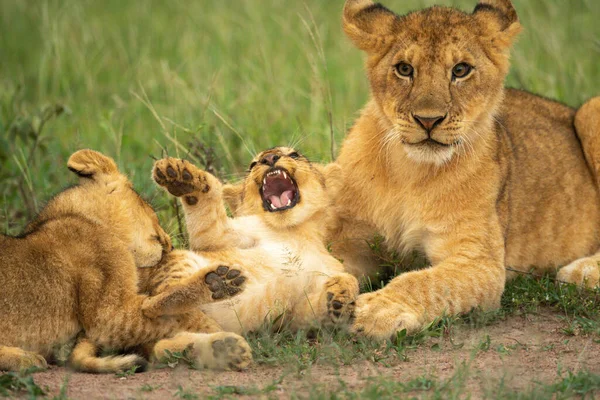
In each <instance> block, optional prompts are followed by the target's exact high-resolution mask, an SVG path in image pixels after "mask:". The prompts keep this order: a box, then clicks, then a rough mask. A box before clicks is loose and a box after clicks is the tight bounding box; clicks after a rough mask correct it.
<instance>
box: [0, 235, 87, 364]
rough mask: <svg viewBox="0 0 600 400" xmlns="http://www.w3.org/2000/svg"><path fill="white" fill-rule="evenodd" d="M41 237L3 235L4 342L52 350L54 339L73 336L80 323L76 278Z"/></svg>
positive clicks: (0, 295) (0, 300)
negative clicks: (77, 309)
mask: <svg viewBox="0 0 600 400" xmlns="http://www.w3.org/2000/svg"><path fill="white" fill-rule="evenodd" d="M39 239H43V238H36V237H32V236H30V237H25V238H9V237H2V238H1V239H0V244H1V245H2V253H1V254H0V282H1V284H2V288H1V289H0V309H1V310H2V313H1V317H0V344H2V345H5V346H14V347H20V348H23V349H25V350H29V351H36V352H40V353H42V354H43V355H48V354H49V353H50V352H51V351H52V347H51V345H50V346H49V343H50V344H51V343H56V342H64V341H66V340H69V339H70V338H71V337H73V336H74V335H75V334H76V333H77V332H79V330H80V329H81V327H80V325H79V323H78V319H77V313H76V310H75V307H74V299H75V298H76V294H77V293H76V290H75V277H74V276H73V275H72V274H70V273H69V271H68V270H67V269H66V268H61V266H62V263H64V262H68V260H64V259H62V258H61V257H60V254H56V252H55V251H54V249H55V246H52V245H51V246H44V240H41V242H40V240H39ZM50 244H51V243H50ZM33 282H34V283H35V284H34V286H32V283H33ZM32 288H33V290H32Z"/></svg>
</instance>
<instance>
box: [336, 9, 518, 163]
mask: <svg viewBox="0 0 600 400" xmlns="http://www.w3.org/2000/svg"><path fill="white" fill-rule="evenodd" d="M343 24H344V30H345V32H346V34H347V35H348V36H349V37H350V38H351V39H352V41H353V42H354V44H355V45H356V46H357V47H359V48H360V49H362V50H364V51H365V52H366V53H367V54H368V61H367V73H368V77H369V80H370V84H371V91H372V95H373V98H374V100H375V102H376V103H377V105H378V108H379V110H380V113H381V117H382V118H383V119H384V120H385V121H386V125H387V127H388V129H387V131H386V132H385V133H383V134H384V135H386V137H384V138H382V141H383V142H384V143H386V145H389V144H390V143H393V144H398V143H399V144H400V145H401V146H402V147H403V149H404V151H406V153H407V155H408V156H409V157H410V158H411V159H413V160H415V161H418V162H425V163H434V164H438V165H440V164H444V163H446V162H448V161H449V160H450V159H452V157H453V155H454V154H456V153H457V152H459V151H467V150H468V149H470V148H472V147H473V145H474V142H476V141H477V140H479V139H480V137H479V136H480V135H482V134H484V133H485V132H486V131H489V128H490V126H491V123H492V120H493V118H494V114H495V113H496V112H497V109H498V106H499V104H500V102H501V99H502V95H503V81H504V78H505V76H506V74H507V72H508V68H509V61H508V58H509V55H508V50H509V48H510V46H511V44H512V42H513V40H514V39H515V37H516V36H517V34H518V33H519V31H520V30H521V26H520V24H519V22H518V18H517V14H516V12H515V9H514V8H513V6H512V4H511V2H510V0H481V1H480V2H479V4H478V5H477V6H476V7H475V10H474V11H473V13H470V14H469V13H464V12H462V11H459V10H456V9H453V8H445V7H438V6H435V7H431V8H428V9H425V10H422V11H417V12H413V13H410V14H407V15H404V16H398V15H396V14H394V13H393V12H392V11H390V10H388V9H387V8H385V7H384V6H382V5H380V4H377V3H373V2H372V1H370V0H347V1H346V5H345V7H344V14H343Z"/></svg>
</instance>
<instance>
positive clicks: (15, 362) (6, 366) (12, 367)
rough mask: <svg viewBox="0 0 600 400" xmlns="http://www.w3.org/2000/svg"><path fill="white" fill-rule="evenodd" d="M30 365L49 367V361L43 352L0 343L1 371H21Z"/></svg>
mask: <svg viewBox="0 0 600 400" xmlns="http://www.w3.org/2000/svg"><path fill="white" fill-rule="evenodd" d="M30 367H38V368H47V367H48V363H47V362H46V359H45V358H44V357H42V355H41V354H38V353H34V352H31V351H25V350H23V349H20V348H18V347H7V346H1V345H0V371H20V370H22V369H27V368H30Z"/></svg>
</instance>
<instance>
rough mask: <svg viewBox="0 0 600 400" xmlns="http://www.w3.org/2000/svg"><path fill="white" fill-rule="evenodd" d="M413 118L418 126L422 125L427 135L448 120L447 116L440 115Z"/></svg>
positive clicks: (415, 116)
mask: <svg viewBox="0 0 600 400" xmlns="http://www.w3.org/2000/svg"><path fill="white" fill-rule="evenodd" d="M413 117H414V118H415V121H417V124H419V125H421V128H423V129H425V130H426V131H427V133H430V132H431V131H432V130H433V128H435V127H436V126H438V125H439V124H441V123H442V121H443V120H445V119H446V116H445V115H440V116H437V117H422V116H420V115H417V114H414V115H413Z"/></svg>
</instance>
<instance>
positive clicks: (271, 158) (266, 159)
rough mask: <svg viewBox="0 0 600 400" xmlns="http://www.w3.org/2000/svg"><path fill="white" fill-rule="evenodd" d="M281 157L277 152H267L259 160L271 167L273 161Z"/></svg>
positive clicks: (273, 163)
mask: <svg viewBox="0 0 600 400" xmlns="http://www.w3.org/2000/svg"><path fill="white" fill-rule="evenodd" d="M280 158H281V157H280V156H279V155H277V154H272V153H271V154H267V155H266V156H264V157H263V158H262V160H260V162H261V164H267V165H270V166H271V167H272V166H274V165H275V163H276V162H277V160H279V159H280Z"/></svg>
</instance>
